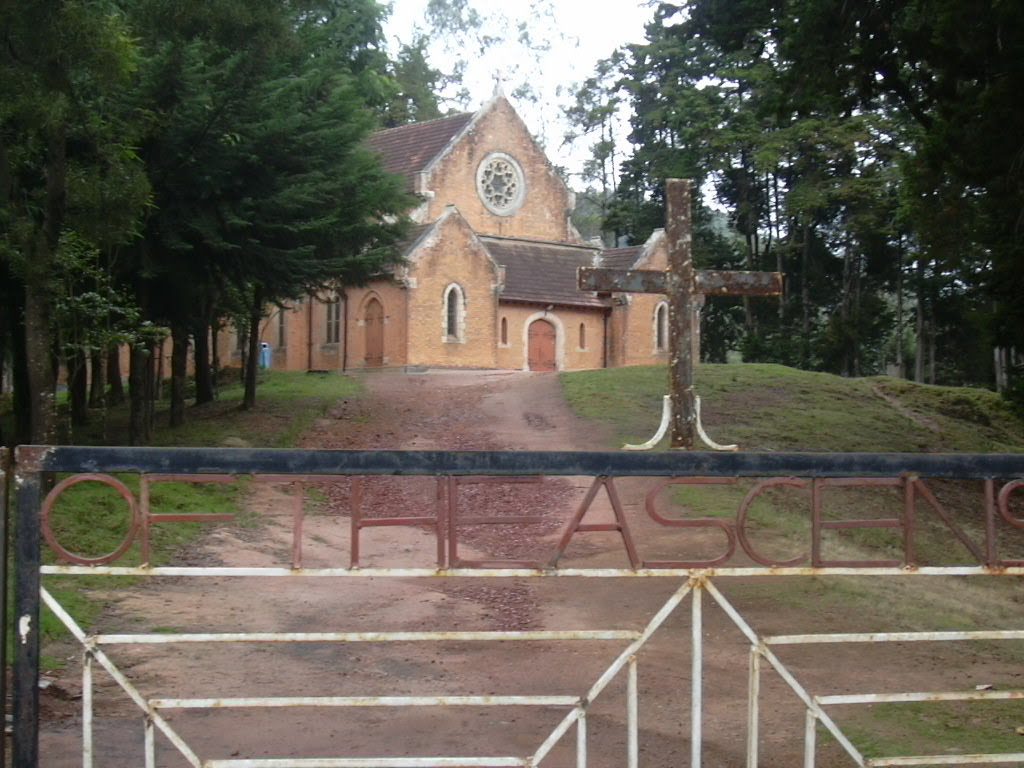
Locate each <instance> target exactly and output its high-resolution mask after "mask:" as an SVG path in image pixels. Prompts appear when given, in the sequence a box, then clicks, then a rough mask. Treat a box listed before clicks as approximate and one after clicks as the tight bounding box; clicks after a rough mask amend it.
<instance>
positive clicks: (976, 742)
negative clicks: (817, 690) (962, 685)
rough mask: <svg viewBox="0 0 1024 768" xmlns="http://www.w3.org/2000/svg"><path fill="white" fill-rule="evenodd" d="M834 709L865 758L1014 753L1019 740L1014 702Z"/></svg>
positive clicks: (1018, 715) (1017, 704)
mask: <svg viewBox="0 0 1024 768" xmlns="http://www.w3.org/2000/svg"><path fill="white" fill-rule="evenodd" d="M988 682H993V681H988ZM996 687H997V688H1002V687H1004V686H1000V685H996ZM1005 687H1006V688H1013V687H1015V686H1013V685H1012V684H1008V685H1006V686H1005ZM836 712H837V713H839V714H838V717H837V720H838V725H839V727H840V728H842V729H843V731H844V732H845V733H846V734H847V735H848V736H849V737H850V739H851V740H852V742H853V744H854V745H855V746H856V747H857V748H858V749H859V750H860V751H861V752H862V754H863V755H864V756H865V757H869V758H871V757H876V758H877V757H897V756H903V755H958V754H960V755H962V754H984V753H1004V754H1005V753H1017V752H1020V750H1021V741H1024V737H1022V736H1021V735H1020V734H1018V733H1017V730H1016V729H1017V728H1018V727H1020V726H1021V725H1022V722H1021V708H1020V702H1016V701H984V702H977V701H976V702H908V703H900V704H874V705H860V706H850V707H844V708H842V710H836ZM819 734H827V731H824V729H821V730H819ZM823 740H824V737H823Z"/></svg>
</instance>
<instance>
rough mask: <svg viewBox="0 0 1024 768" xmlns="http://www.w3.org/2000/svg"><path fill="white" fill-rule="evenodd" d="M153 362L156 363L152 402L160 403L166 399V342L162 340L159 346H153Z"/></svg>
mask: <svg viewBox="0 0 1024 768" xmlns="http://www.w3.org/2000/svg"><path fill="white" fill-rule="evenodd" d="M153 360H154V361H155V366H156V367H155V369H154V370H155V373H154V374H153V381H152V393H151V397H150V400H152V401H153V402H154V403H158V402H159V401H161V400H163V397H164V340H163V339H160V343H159V344H154V346H153Z"/></svg>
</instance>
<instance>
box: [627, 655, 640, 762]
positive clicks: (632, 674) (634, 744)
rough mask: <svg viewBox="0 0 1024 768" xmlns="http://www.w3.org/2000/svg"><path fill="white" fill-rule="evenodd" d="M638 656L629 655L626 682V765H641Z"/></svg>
mask: <svg viewBox="0 0 1024 768" xmlns="http://www.w3.org/2000/svg"><path fill="white" fill-rule="evenodd" d="M636 672H637V670H636V656H630V657H629V677H628V678H627V683H626V739H627V748H626V759H627V762H626V766H627V768H639V766H640V702H639V686H638V685H637V674H636Z"/></svg>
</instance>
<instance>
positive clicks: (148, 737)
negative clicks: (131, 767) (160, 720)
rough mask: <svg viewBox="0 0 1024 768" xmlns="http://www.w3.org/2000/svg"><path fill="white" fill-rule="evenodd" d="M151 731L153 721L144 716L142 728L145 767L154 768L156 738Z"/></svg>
mask: <svg viewBox="0 0 1024 768" xmlns="http://www.w3.org/2000/svg"><path fill="white" fill-rule="evenodd" d="M154 736H155V734H154V733H153V721H152V720H151V719H150V718H148V717H147V718H146V720H145V726H144V729H143V741H144V742H145V743H144V745H143V748H144V750H145V752H146V768H156V739H155V738H154Z"/></svg>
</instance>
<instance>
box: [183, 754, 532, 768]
mask: <svg viewBox="0 0 1024 768" xmlns="http://www.w3.org/2000/svg"><path fill="white" fill-rule="evenodd" d="M530 765H531V764H530V762H529V761H528V760H525V759H523V758H521V757H288V758H280V757H271V758H243V759H238V758H236V759H234V760H207V761H206V762H205V763H203V768H471V767H474V766H479V768H506V767H507V768H526V767H527V766H530Z"/></svg>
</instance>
